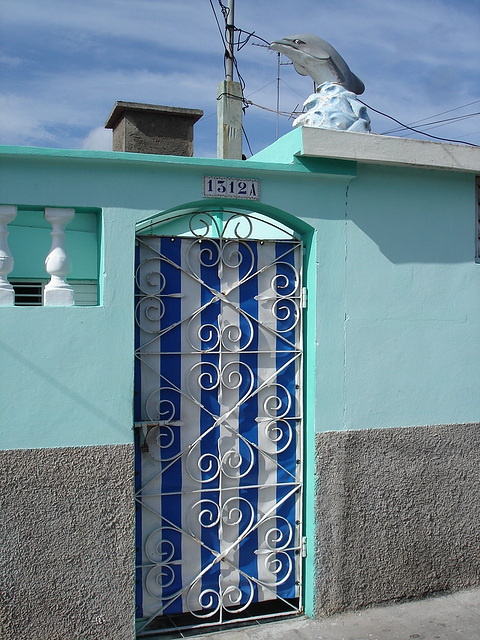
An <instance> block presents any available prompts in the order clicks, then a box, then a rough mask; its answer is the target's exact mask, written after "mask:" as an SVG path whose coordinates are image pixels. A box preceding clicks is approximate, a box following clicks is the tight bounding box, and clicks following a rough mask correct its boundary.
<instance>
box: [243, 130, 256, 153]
mask: <svg viewBox="0 0 480 640" xmlns="http://www.w3.org/2000/svg"><path fill="white" fill-rule="evenodd" d="M242 131H243V135H244V136H245V140H246V141H247V145H248V148H249V150H250V155H251V156H253V151H252V147H251V146H250V141H249V139H248V136H247V132H246V131H245V127H244V126H243V124H242Z"/></svg>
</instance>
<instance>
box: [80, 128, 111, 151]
mask: <svg viewBox="0 0 480 640" xmlns="http://www.w3.org/2000/svg"><path fill="white" fill-rule="evenodd" d="M82 149H89V150H91V151H111V150H112V132H111V131H110V130H109V129H105V128H104V127H96V128H95V129H92V130H91V131H89V132H88V135H87V136H86V138H85V139H84V140H83V141H82Z"/></svg>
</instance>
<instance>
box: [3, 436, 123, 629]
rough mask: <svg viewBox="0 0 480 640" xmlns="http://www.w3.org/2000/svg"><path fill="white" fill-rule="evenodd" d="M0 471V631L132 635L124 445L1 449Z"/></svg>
mask: <svg viewBox="0 0 480 640" xmlns="http://www.w3.org/2000/svg"><path fill="white" fill-rule="evenodd" d="M0 477H1V494H0V495H1V498H0V500H1V504H0V514H1V515H0V526H1V529H2V532H3V542H2V546H1V551H0V564H1V567H0V576H1V583H0V602H1V604H0V637H2V638H5V639H6V640H19V639H20V638H21V639H22V640H46V639H47V638H48V640H63V639H65V640H67V639H68V640H75V639H77V638H78V639H80V638H81V639H82V640H88V639H92V638H95V639H98V640H99V639H102V640H109V639H112V640H113V639H115V640H120V639H121V640H130V639H133V638H134V608H135V604H134V602H135V596H134V583H135V576H134V552H135V546H134V506H133V505H134V501H133V445H131V446H130V445H118V446H96V447H72V448H59V449H28V450H25V449H22V450H15V451H4V452H2V453H1V454H0Z"/></svg>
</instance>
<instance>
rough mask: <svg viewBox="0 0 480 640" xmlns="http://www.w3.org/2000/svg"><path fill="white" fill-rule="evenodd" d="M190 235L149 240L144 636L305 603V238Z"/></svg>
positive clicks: (142, 433)
mask: <svg viewBox="0 0 480 640" xmlns="http://www.w3.org/2000/svg"><path fill="white" fill-rule="evenodd" d="M240 223H241V224H240ZM188 228H189V232H188V233H187V234H185V235H181V236H180V235H172V236H153V235H139V236H138V237H137V268H136V310H135V313H136V374H135V375H136V399H135V411H136V418H135V419H136V427H137V428H136V434H137V469H136V500H137V616H138V630H137V633H138V636H139V637H141V636H148V635H153V634H158V633H159V632H161V630H165V631H167V630H171V629H172V628H176V629H181V628H189V627H200V626H214V625H219V624H228V623H230V622H238V621H243V620H246V619H250V618H253V617H254V618H256V619H258V618H261V617H267V616H278V615H286V614H292V613H295V612H299V611H300V610H301V581H302V579H301V564H302V553H301V548H302V525H301V522H302V517H301V511H302V495H301V479H302V437H301V435H302V402H301V382H302V349H301V344H302V342H301V327H302V318H301V316H302V283H301V263H302V246H301V242H300V241H299V240H298V239H296V238H294V237H293V236H290V237H286V238H285V237H284V238H280V239H279V238H278V237H277V239H276V240H272V241H270V240H264V239H261V240H260V239H258V236H257V239H254V237H255V234H254V229H255V228H256V227H255V219H254V216H249V217H246V216H245V215H243V214H239V213H236V212H224V213H223V214H222V215H221V216H220V215H219V214H215V216H214V214H212V215H210V214H208V213H197V214H193V215H192V216H190V219H189V227H188ZM264 228H265V225H263V227H262V229H264ZM277 232H278V229H277ZM278 235H279V234H278V233H277V236H278ZM229 236H230V237H229ZM232 236H233V237H232ZM240 236H241V237H240Z"/></svg>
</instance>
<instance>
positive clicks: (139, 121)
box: [105, 101, 203, 157]
mask: <svg viewBox="0 0 480 640" xmlns="http://www.w3.org/2000/svg"><path fill="white" fill-rule="evenodd" d="M202 116H203V111H201V110H200V109H183V108H181V107H164V106H161V105H155V104H142V103H138V102H120V101H117V102H116V103H115V106H114V107H113V110H112V113H111V114H110V116H109V118H108V120H107V122H106V123H105V128H106V129H113V151H130V152H133V153H158V154H162V155H171V156H190V157H191V156H193V125H194V124H195V122H197V120H199V119H200V118H201V117H202Z"/></svg>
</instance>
